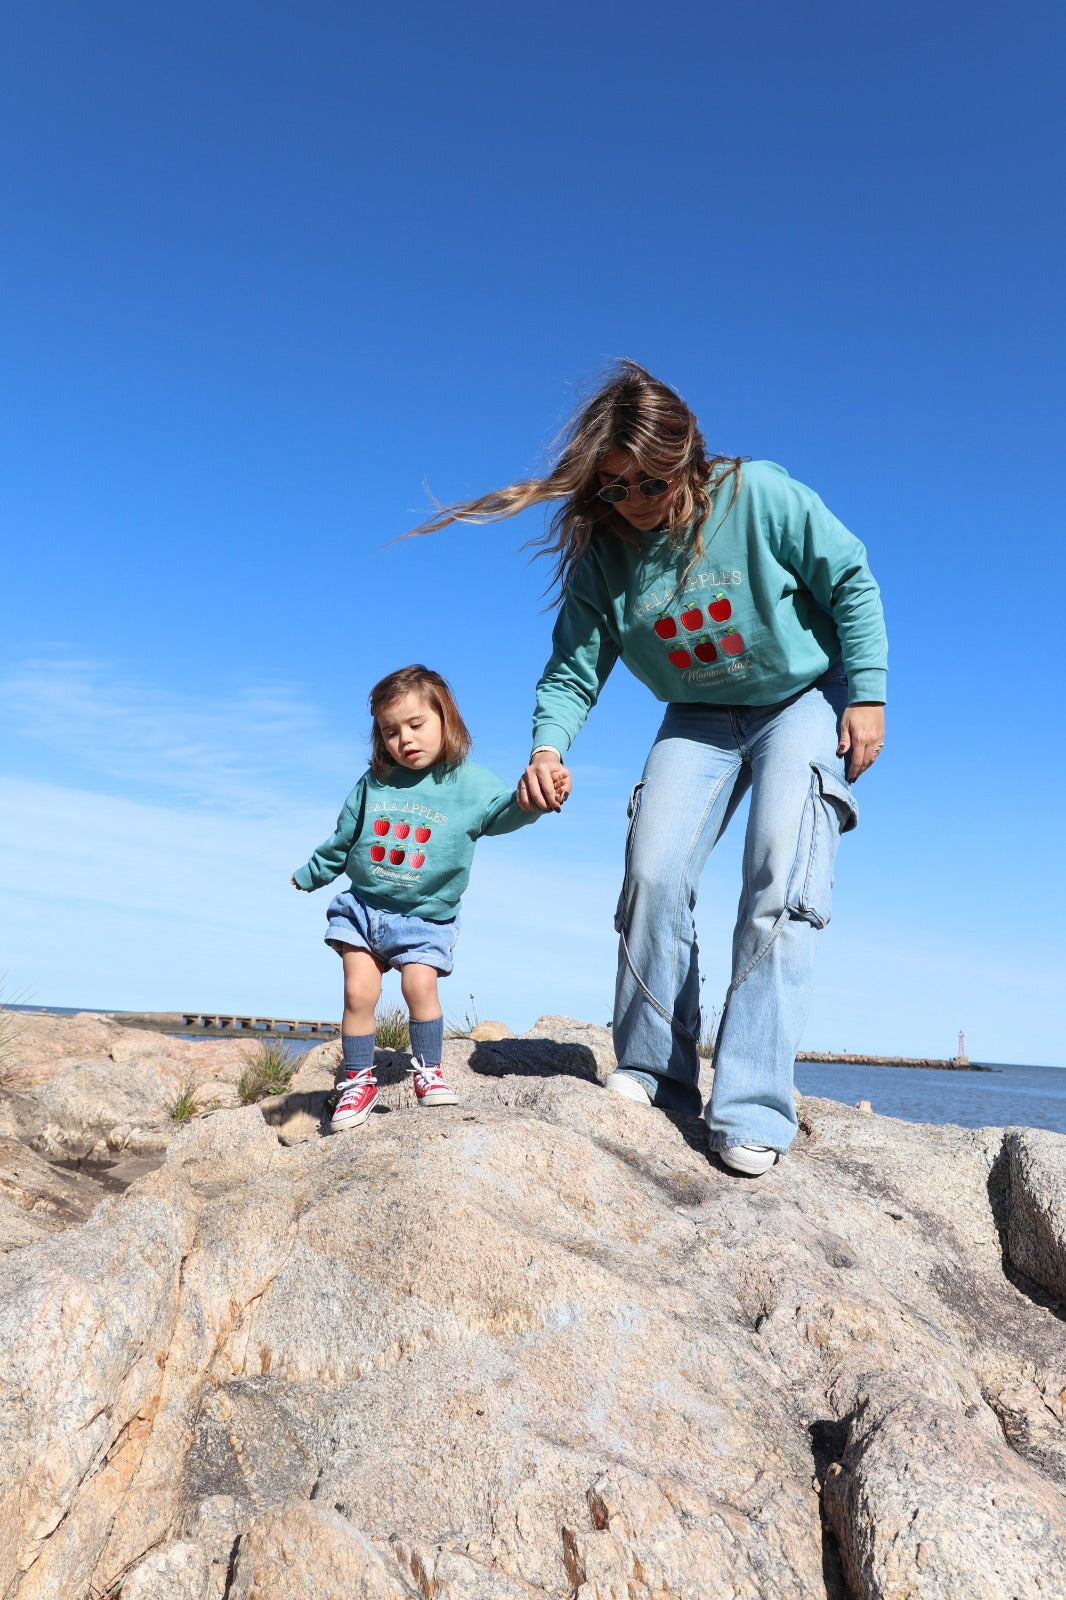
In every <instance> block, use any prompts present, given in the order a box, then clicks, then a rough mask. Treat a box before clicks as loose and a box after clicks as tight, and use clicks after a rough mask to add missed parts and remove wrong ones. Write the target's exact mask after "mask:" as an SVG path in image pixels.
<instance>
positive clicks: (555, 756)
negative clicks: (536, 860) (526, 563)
mask: <svg viewBox="0 0 1066 1600" xmlns="http://www.w3.org/2000/svg"><path fill="white" fill-rule="evenodd" d="M596 579H597V572H596V570H595V569H594V568H593V566H592V563H591V558H590V557H589V556H586V557H584V558H583V559H582V561H581V562H580V563H579V565H578V569H577V571H576V572H575V573H574V576H573V578H572V580H571V582H570V585H569V587H568V588H567V591H566V595H565V597H564V599H563V604H562V607H561V609H560V612H559V615H558V617H557V618H556V622H555V627H554V629H553V630H552V653H551V656H550V657H549V659H548V663H547V665H546V666H545V668H544V671H543V672H542V673H541V676H540V682H539V683H538V684H537V704H536V710H535V711H534V713H533V753H532V755H531V756H530V758H529V762H528V764H527V766H526V770H525V772H524V773H523V774H522V776H521V778H520V779H519V781H518V788H517V794H518V803H519V805H520V806H522V808H523V809H524V810H526V811H532V810H538V811H558V810H559V809H560V807H561V806H562V803H563V801H564V800H565V799H566V796H567V795H568V794H569V793H570V790H571V787H572V780H571V777H570V773H569V771H568V770H567V768H566V767H565V766H564V765H563V756H564V755H565V754H566V752H567V750H569V748H570V746H571V744H572V743H573V742H574V740H575V739H576V738H577V735H578V733H579V732H580V731H581V729H582V727H583V726H584V723H585V718H586V717H587V716H588V714H589V712H590V711H591V710H592V707H593V706H594V705H595V704H596V701H597V700H598V699H599V696H600V691H601V690H602V688H603V686H604V684H605V683H606V682H607V679H608V677H609V676H610V673H611V669H612V667H613V666H614V664H615V662H616V661H617V660H618V656H619V651H620V646H619V643H618V640H617V639H616V638H615V637H614V635H613V633H612V632H611V630H610V628H609V625H608V619H607V612H606V605H605V602H604V601H603V600H601V599H600V597H599V596H598V594H597V588H598V585H597V581H596Z"/></svg>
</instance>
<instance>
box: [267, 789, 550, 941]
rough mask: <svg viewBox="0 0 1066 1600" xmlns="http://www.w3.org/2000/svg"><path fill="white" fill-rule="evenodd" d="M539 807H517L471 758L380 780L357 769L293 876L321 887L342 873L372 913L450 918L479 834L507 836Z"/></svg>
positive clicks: (510, 792)
mask: <svg viewBox="0 0 1066 1600" xmlns="http://www.w3.org/2000/svg"><path fill="white" fill-rule="evenodd" d="M539 815H540V813H539V812H528V811H523V810H522V809H521V808H520V806H519V804H518V802H517V800H516V799H515V797H514V792H513V790H511V789H508V788H506V786H505V785H504V784H503V783H501V781H500V779H499V778H497V777H496V775H495V773H492V772H489V770H488V769H487V768H486V767H479V766H478V765H477V763H476V762H473V761H460V762H458V763H455V764H453V765H452V766H450V767H449V766H436V767H430V768H429V769H428V770H427V771H425V772H408V771H406V770H405V769H404V768H403V767H393V769H392V771H391V773H390V774H389V778H388V781H387V782H385V781H383V780H382V779H381V778H376V777H375V776H374V774H373V772H372V771H369V770H368V771H366V772H364V774H363V776H362V777H361V778H360V779H359V782H358V783H357V784H356V786H355V788H354V789H353V790H352V792H351V794H350V795H349V796H348V798H347V800H346V801H345V802H344V809H343V810H342V811H341V814H340V816H339V817H338V818H337V831H336V832H335V833H334V834H333V836H332V838H329V839H327V840H326V842H325V844H320V845H319V847H318V849H317V850H316V851H315V853H314V855H313V856H312V857H311V859H310V861H308V862H307V864H306V865H305V866H302V867H300V869H299V870H298V871H297V872H295V873H294V874H293V876H294V878H295V879H296V883H297V886H298V887H299V888H301V889H308V890H310V889H321V887H322V885H323V884H326V883H332V882H333V880H334V878H337V877H339V876H340V874H341V873H342V872H346V873H347V874H348V876H349V878H350V879H351V881H352V890H353V892H354V893H355V894H356V895H357V896H358V898H359V899H360V900H362V901H363V902H364V904H365V905H368V906H373V907H374V909H375V910H376V911H394V912H399V913H401V914H402V915H404V916H417V917H424V918H425V919H426V920H427V922H450V921H451V919H452V918H453V917H454V916H455V914H456V912H457V911H458V910H459V902H460V897H461V896H462V893H463V890H464V889H465V888H466V886H467V883H468V881H469V879H470V865H471V862H472V861H473V858H474V846H475V845H476V844H477V841H478V840H479V839H480V838H482V836H483V835H488V834H500V833H513V832H514V831H515V829H516V828H522V827H524V826H525V825H526V823H527V822H535V821H536V819H537V817H538V816H539Z"/></svg>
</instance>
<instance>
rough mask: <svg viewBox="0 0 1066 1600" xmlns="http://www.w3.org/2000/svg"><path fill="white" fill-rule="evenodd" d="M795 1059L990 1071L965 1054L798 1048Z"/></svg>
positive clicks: (937, 1069)
mask: <svg viewBox="0 0 1066 1600" xmlns="http://www.w3.org/2000/svg"><path fill="white" fill-rule="evenodd" d="M796 1060H797V1061H825V1062H827V1063H828V1064H829V1065H831V1066H842V1067H925V1068H927V1069H930V1070H934V1071H937V1072H990V1071H991V1070H992V1069H991V1068H990V1067H985V1066H982V1065H981V1063H980V1062H978V1061H970V1060H969V1058H968V1057H967V1056H952V1057H951V1058H950V1060H947V1061H935V1060H933V1059H932V1058H931V1057H928V1056H910V1057H908V1056H857V1055H852V1054H850V1053H848V1054H843V1055H842V1054H840V1053H839V1052H833V1051H828V1050H798V1051H797V1052H796Z"/></svg>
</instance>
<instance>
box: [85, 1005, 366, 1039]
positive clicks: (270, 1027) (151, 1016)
mask: <svg viewBox="0 0 1066 1600" xmlns="http://www.w3.org/2000/svg"><path fill="white" fill-rule="evenodd" d="M111 1015H112V1016H113V1017H114V1019H115V1021H116V1022H122V1023H125V1024H126V1026H127V1027H131V1028H151V1029H153V1030H154V1031H155V1032H157V1033H197V1034H210V1035H212V1036H216V1037H225V1036H227V1035H232V1034H249V1035H258V1036H259V1037H264V1038H265V1037H270V1036H271V1035H275V1034H291V1035H293V1036H294V1037H296V1038H321V1039H334V1038H336V1036H337V1035H338V1034H339V1033H340V1023H339V1022H324V1021H320V1020H311V1019H308V1018H304V1017H264V1016H255V1015H254V1014H252V1013H251V1012H222V1011H114V1012H112V1013H111Z"/></svg>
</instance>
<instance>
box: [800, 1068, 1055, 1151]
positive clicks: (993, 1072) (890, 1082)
mask: <svg viewBox="0 0 1066 1600" xmlns="http://www.w3.org/2000/svg"><path fill="white" fill-rule="evenodd" d="M796 1087H797V1089H798V1090H799V1091H800V1093H801V1094H813V1095H821V1096H822V1097H823V1098H824V1099H826V1100H841V1101H843V1102H844V1104H845V1105H849V1106H853V1105H855V1104H856V1102H857V1101H859V1100H869V1102H870V1104H871V1106H872V1107H873V1109H874V1110H875V1111H876V1112H878V1113H879V1114H880V1115H881V1116H883V1117H901V1118H902V1119H903V1120H904V1121H905V1122H954V1123H957V1124H958V1125H959V1126H960V1127H963V1128H984V1127H996V1128H1005V1127H1023V1128H1050V1129H1052V1131H1053V1132H1055V1133H1066V1069H1064V1068H1062V1067H1025V1066H1012V1065H1010V1064H1008V1063H1006V1062H996V1063H989V1064H988V1070H987V1071H984V1072H946V1071H943V1070H937V1068H935V1067H853V1066H844V1065H843V1064H841V1063H837V1062H833V1061H797V1063H796Z"/></svg>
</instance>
